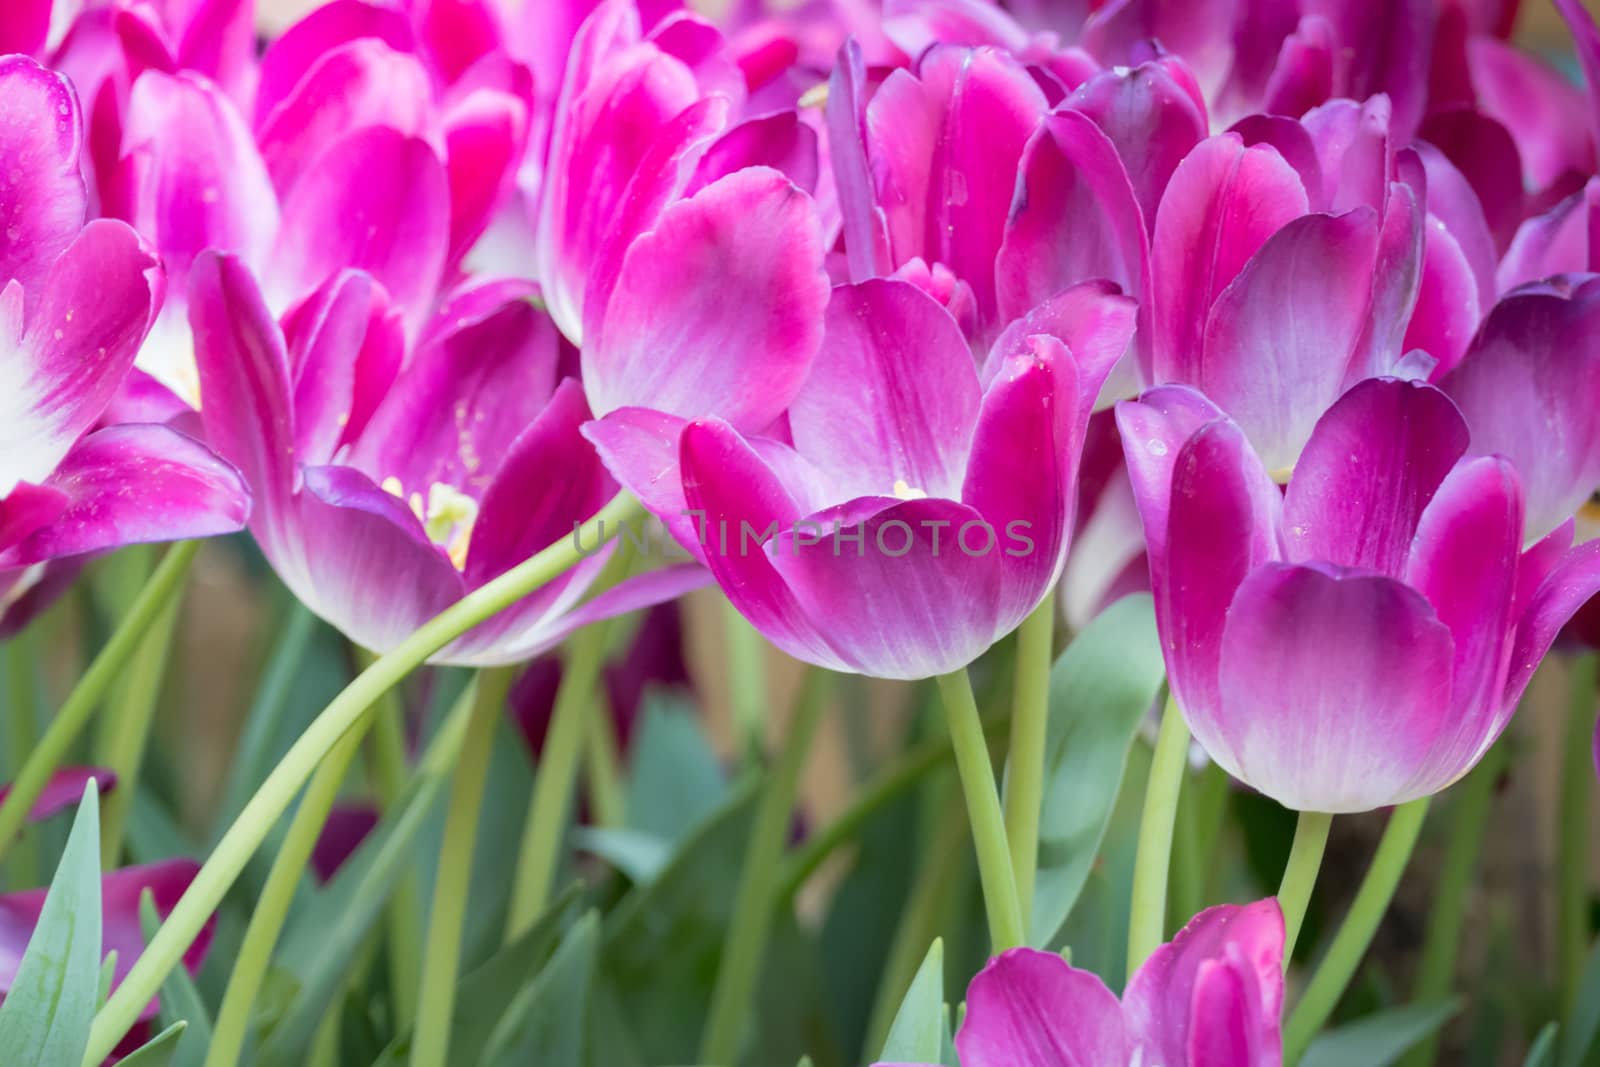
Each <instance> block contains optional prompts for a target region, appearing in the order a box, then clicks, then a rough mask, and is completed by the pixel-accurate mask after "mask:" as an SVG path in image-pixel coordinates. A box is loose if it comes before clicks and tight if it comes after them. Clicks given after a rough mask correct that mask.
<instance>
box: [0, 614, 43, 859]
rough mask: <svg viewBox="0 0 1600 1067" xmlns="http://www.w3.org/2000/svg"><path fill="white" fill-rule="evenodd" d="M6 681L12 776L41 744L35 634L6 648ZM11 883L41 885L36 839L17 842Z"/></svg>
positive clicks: (21, 637)
mask: <svg viewBox="0 0 1600 1067" xmlns="http://www.w3.org/2000/svg"><path fill="white" fill-rule="evenodd" d="M5 649H6V681H7V682H8V683H9V689H10V696H11V707H10V714H9V715H8V716H7V725H8V727H9V732H8V734H7V741H8V742H9V747H10V750H11V765H10V767H9V768H8V770H9V771H10V777H11V778H12V779H13V780H15V778H16V777H17V776H18V775H19V774H20V773H21V772H22V765H23V761H24V760H25V759H27V756H28V753H30V752H32V751H33V748H34V746H35V745H37V744H38V743H39V664H38V661H37V660H36V659H35V657H36V656H37V655H38V648H37V642H36V641H35V640H34V638H33V632H32V631H30V630H24V631H23V632H22V633H19V634H17V635H16V636H15V637H13V638H12V639H11V640H10V641H9V642H7V644H6V646H5ZM11 880H12V887H13V888H15V889H32V888H33V887H34V886H36V885H38V884H39V850H38V846H37V843H36V842H35V841H34V840H33V838H32V837H24V838H22V839H21V840H20V841H18V842H17V844H16V847H15V849H14V850H13V851H12V853H11Z"/></svg>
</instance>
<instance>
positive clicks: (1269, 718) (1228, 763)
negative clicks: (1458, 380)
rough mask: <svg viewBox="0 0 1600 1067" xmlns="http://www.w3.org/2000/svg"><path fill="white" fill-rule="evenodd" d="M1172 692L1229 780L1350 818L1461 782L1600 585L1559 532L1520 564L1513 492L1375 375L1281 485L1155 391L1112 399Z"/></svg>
mask: <svg viewBox="0 0 1600 1067" xmlns="http://www.w3.org/2000/svg"><path fill="white" fill-rule="evenodd" d="M1118 422H1119V425H1120V427H1121V430H1122V435H1123V445H1124V450H1125V453H1126V455H1127V459H1128V469H1129V472H1130V474H1131V475H1132V477H1133V483H1134V491H1135V494H1136V495H1137V497H1138V500H1139V508H1140V513H1141V515H1142V517H1143V520H1144V526H1145V532H1146V536H1147V538H1148V541H1149V551H1150V572H1151V580H1152V584H1153V586H1154V589H1155V596H1156V612H1157V622H1158V625H1159V628H1160V631H1161V637H1162V646H1163V651H1164V653H1165V655H1166V660H1167V670H1168V676H1169V678H1170V680H1171V685H1172V689H1173V693H1174V695H1175V696H1176V698H1177V700H1178V703H1179V706H1180V707H1181V708H1182V710H1183V713H1184V717H1185V718H1186V719H1187V720H1188V722H1189V726H1190V728H1191V729H1192V730H1193V733H1194V736H1195V738H1196V739H1197V740H1198V741H1199V742H1200V744H1201V745H1202V746H1204V748H1205V749H1206V751H1207V752H1208V753H1209V754H1210V756H1211V757H1212V758H1213V759H1214V760H1216V761H1217V762H1218V763H1219V764H1221V765H1222V766H1223V767H1224V768H1225V769H1226V770H1227V771H1228V772H1229V773H1230V774H1232V775H1233V776H1234V777H1236V778H1238V779H1240V780H1241V781H1243V782H1245V783H1246V784H1248V785H1250V786H1252V787H1254V788H1256V789H1258V790H1260V791H1261V792H1263V793H1265V794H1267V795H1268V796H1270V797H1272V798H1273V799H1275V800H1278V801H1279V802H1281V803H1282V804H1284V805H1285V806H1286V807H1289V808H1294V809H1298V810H1303V811H1321V812H1353V811H1365V810H1368V809H1370V808H1376V807H1380V806H1384V805H1390V804H1399V803H1403V802H1405V801H1408V800H1413V799H1416V798H1418V797H1423V796H1427V795H1429V794H1431V793H1434V792H1437V791H1438V790H1440V789H1443V788H1444V787H1445V786H1447V785H1449V784H1450V783H1451V782H1454V781H1455V780H1456V779H1458V778H1460V777H1461V776H1462V775H1463V774H1465V773H1466V772H1467V771H1468V770H1470V769H1471V768H1472V766H1473V765H1474V764H1475V763H1476V762H1477V760H1478V759H1479V758H1480V757H1481V756H1482V755H1483V753H1484V751H1485V750H1487V748H1488V747H1489V746H1490V745H1491V744H1492V743H1493V742H1494V740H1495V738H1497V737H1498V736H1499V735H1500V732H1501V731H1502V730H1503V729H1504V728H1505V725H1506V723H1507V722H1508V721H1509V720H1510V718H1511V714H1512V712H1513V710H1514V709H1515V708H1516V704H1517V700H1518V698H1519V697H1520V696H1521V694H1522V691H1523V689H1524V688H1525V687H1526V686H1527V684H1528V680H1529V678H1530V677H1531V676H1532V674H1533V670H1534V668H1535V667H1536V666H1537V665H1538V663H1539V660H1540V659H1541V658H1542V657H1543V656H1544V654H1545V652H1546V651H1547V650H1548V649H1549V647H1550V644H1551V642H1552V641H1553V640H1554V638H1555V636H1556V633H1557V631H1558V630H1559V629H1560V628H1561V626H1562V625H1563V624H1564V623H1565V622H1566V620H1567V619H1568V618H1569V617H1570V616H1571V615H1572V614H1573V613H1574V612H1575V611H1576V610H1577V609H1578V608H1579V606H1580V605H1581V604H1582V603H1583V602H1584V601H1585V600H1586V599H1587V598H1588V597H1589V596H1590V595H1591V594H1592V593H1593V592H1594V591H1595V590H1596V589H1600V544H1596V543H1592V542H1591V543H1590V544H1587V545H1584V546H1581V547H1580V548H1578V549H1575V550H1569V548H1568V546H1569V545H1570V543H1571V538H1572V525H1571V523H1570V522H1569V523H1566V524H1563V525H1562V526H1560V527H1558V528H1557V529H1556V530H1555V532H1554V533H1552V534H1550V536H1548V537H1546V538H1545V539H1544V540H1542V541H1540V542H1538V543H1537V544H1535V545H1534V546H1533V547H1532V548H1530V549H1528V550H1527V551H1526V552H1524V551H1523V525H1524V518H1523V511H1524V505H1523V489H1522V479H1521V478H1520V477H1519V475H1518V473H1517V471H1516V469H1515V468H1514V467H1513V466H1512V464H1511V462H1510V461H1509V460H1507V459H1505V458H1504V457H1502V456H1499V455H1485V456H1475V457H1469V456H1468V455H1467V450H1468V430H1467V424H1466V422H1465V420H1464V419H1463V418H1462V416H1461V413H1460V412H1459V411H1458V410H1457V408H1456V406H1455V405H1454V404H1453V403H1452V402H1451V401H1450V399H1449V398H1448V397H1447V396H1446V395H1445V394H1444V393H1442V392H1440V391H1439V390H1437V389H1435V388H1433V387H1432V386H1428V385H1423V384H1419V383H1409V382H1403V381H1398V380H1395V379H1373V380H1369V381H1366V382H1363V383H1361V384H1359V385H1357V386H1356V387H1355V388H1353V389H1351V390H1350V391H1349V392H1348V393H1346V394H1345V395H1344V396H1343V397H1342V398H1341V399H1340V400H1339V401H1338V402H1337V403H1336V404H1334V405H1333V407H1332V408H1330V409H1329V411H1328V412H1327V413H1326V414H1325V415H1324V416H1323V417H1322V418H1321V419H1320V420H1319V421H1318V423H1317V425H1316V427H1315V429H1314V430H1313V432H1312V434H1311V439H1310V441H1309V442H1308V443H1307V445H1306V448H1305V451H1304V453H1303V454H1302V456H1301V457H1300V461H1299V463H1298V465H1297V466H1296V467H1295V470H1294V474H1293V477H1292V478H1291V479H1290V481H1289V484H1288V487H1287V490H1286V491H1281V490H1280V489H1279V487H1278V486H1277V485H1275V484H1274V483H1273V481H1272V479H1271V478H1270V477H1269V476H1268V474H1267V471H1266V468H1265V467H1264V466H1263V464H1262V461H1261V459H1260V458H1259V457H1258V456H1257V455H1256V453H1255V452H1254V451H1253V450H1252V449H1251V447H1250V445H1249V443H1248V442H1247V441H1246V439H1245V436H1244V434H1243V432H1242V431H1241V430H1240V428H1239V427H1238V425H1237V424H1235V423H1234V422H1233V421H1232V420H1230V419H1229V418H1227V417H1226V416H1225V415H1223V414H1222V413H1221V411H1220V410H1219V409H1218V408H1217V407H1216V406H1215V405H1213V404H1212V403H1211V402H1210V401H1208V400H1206V399H1205V398H1204V397H1203V396H1201V395H1200V394H1199V393H1196V392H1194V391H1192V390H1188V389H1183V388H1174V387H1166V388H1160V389H1156V390H1152V391H1151V392H1149V393H1147V394H1145V396H1144V397H1142V398H1141V399H1140V400H1139V401H1138V402H1130V403H1125V404H1123V405H1120V406H1119V408H1118Z"/></svg>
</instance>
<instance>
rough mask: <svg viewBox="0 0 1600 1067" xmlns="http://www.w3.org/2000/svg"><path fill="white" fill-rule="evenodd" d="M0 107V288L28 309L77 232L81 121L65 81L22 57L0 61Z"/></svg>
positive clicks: (81, 197) (82, 204) (81, 205)
mask: <svg viewBox="0 0 1600 1067" xmlns="http://www.w3.org/2000/svg"><path fill="white" fill-rule="evenodd" d="M23 6H24V7H26V6H27V3H26V2H24V5H23ZM45 8H46V10H47V11H48V9H49V4H46V5H45ZM12 16H13V13H11V12H9V11H8V13H7V15H6V21H7V22H10V20H11V18H12ZM0 100H4V101H5V102H6V108H5V111H4V112H3V113H0V176H3V178H4V180H3V182H0V287H3V286H4V285H5V284H6V283H7V282H8V281H11V280H13V279H15V280H16V281H19V282H21V283H22V288H23V291H24V293H25V294H26V296H27V301H28V306H29V307H30V308H31V307H32V306H33V304H34V302H35V301H36V300H37V299H38V298H39V295H40V291H41V287H42V286H43V285H44V283H45V279H46V277H47V276H48V275H49V273H50V270H51V264H52V263H53V262H55V258H56V257H57V256H59V255H60V254H61V253H62V252H63V251H65V250H66V247H67V246H68V245H69V244H71V243H72V241H73V239H74V238H75V237H77V235H78V230H79V229H80V228H81V227H82V226H83V218H84V211H85V209H86V204H87V194H86V193H85V191H84V186H83V175H82V173H81V172H80V171H79V169H78V166H79V163H78V154H79V151H80V147H81V145H80V138H81V136H82V134H81V127H82V121H81V119H80V118H79V115H78V98H77V96H76V95H74V93H73V91H72V86H71V85H70V84H69V83H68V82H67V80H66V78H64V77H62V76H61V75H60V74H57V73H55V72H54V71H50V70H46V69H45V68H43V67H41V66H39V64H37V63H35V62H34V61H33V60H31V59H28V58H27V57H25V56H19V55H13V56H6V57H4V58H3V59H0Z"/></svg>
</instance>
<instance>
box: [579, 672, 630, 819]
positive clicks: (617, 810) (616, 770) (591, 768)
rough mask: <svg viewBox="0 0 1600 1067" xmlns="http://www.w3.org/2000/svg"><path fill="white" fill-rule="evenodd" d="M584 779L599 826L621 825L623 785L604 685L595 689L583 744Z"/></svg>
mask: <svg viewBox="0 0 1600 1067" xmlns="http://www.w3.org/2000/svg"><path fill="white" fill-rule="evenodd" d="M583 752H584V775H583V778H584V783H585V785H586V787H587V789H588V792H589V810H590V813H591V815H592V816H593V817H594V824H595V825H596V826H600V827H617V826H621V825H622V823H623V820H624V819H625V818H626V817H627V799H626V796H625V795H624V791H623V788H622V758H621V756H620V755H618V753H617V729H616V723H615V721H614V720H613V719H612V708H611V701H610V700H609V699H608V698H607V697H606V692H605V688H604V687H598V688H596V690H595V708H594V714H593V715H592V716H590V718H589V743H588V744H587V745H585V746H583Z"/></svg>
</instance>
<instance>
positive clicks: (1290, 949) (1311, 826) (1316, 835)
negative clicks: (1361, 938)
mask: <svg viewBox="0 0 1600 1067" xmlns="http://www.w3.org/2000/svg"><path fill="white" fill-rule="evenodd" d="M1332 826H1333V816H1332V815H1329V814H1327V813H1325V812H1320V811H1302V812H1301V813H1300V818H1299V820H1298V821H1297V822H1296V823H1295V824H1294V843H1293V844H1292V845H1290V846H1289V862H1288V863H1286V864H1284V867H1283V881H1282V882H1280V883H1279V884H1278V907H1280V908H1282V909H1283V969H1284V970H1285V971H1287V970H1288V969H1289V960H1290V958H1291V957H1292V956H1293V955H1294V945H1295V942H1296V941H1298V940H1299V939H1300V927H1301V925H1302V924H1303V923H1304V922H1305V919H1306V907H1307V906H1308V905H1309V904H1310V903H1311V891H1312V889H1314V888H1315V887H1316V884H1317V872H1318V871H1320V870H1321V869H1322V853H1323V852H1324V850H1326V849H1327V847H1328V830H1329V828H1330V827H1332Z"/></svg>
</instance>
